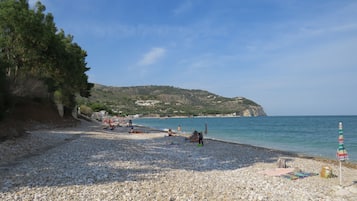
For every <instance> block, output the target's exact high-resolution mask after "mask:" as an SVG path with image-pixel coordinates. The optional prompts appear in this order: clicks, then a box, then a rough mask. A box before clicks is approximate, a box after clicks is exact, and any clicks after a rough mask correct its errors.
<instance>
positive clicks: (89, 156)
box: [0, 121, 357, 201]
mask: <svg viewBox="0 0 357 201" xmlns="http://www.w3.org/2000/svg"><path fill="white" fill-rule="evenodd" d="M128 129H129V128H127V127H123V128H121V129H118V130H117V131H114V132H113V131H110V130H105V129H103V128H102V127H101V125H99V124H94V123H87V122H83V121H82V123H81V125H80V126H78V127H71V128H66V129H63V128H60V129H55V130H37V131H33V132H31V133H30V136H29V138H28V139H27V140H23V141H22V142H24V143H28V142H29V141H33V142H34V145H36V140H38V139H40V140H39V142H41V143H45V144H46V143H59V144H57V145H55V146H53V147H52V148H51V149H47V150H44V152H41V153H34V154H33V155H32V156H31V157H28V158H21V160H20V161H16V163H14V164H11V166H8V167H4V166H1V168H0V181H1V182H0V200H66V201H67V200H70V201H71V200H286V199H291V200H347V201H352V200H355V199H356V198H357V182H356V181H357V170H356V169H354V168H349V167H343V175H344V178H343V181H344V182H343V184H342V185H341V186H340V185H339V177H338V171H337V170H338V166H336V165H334V164H330V163H328V162H325V161H317V160H314V159H310V158H300V157H295V156H291V155H289V154H288V153H286V152H281V151H278V150H271V149H266V148H262V147H255V146H251V145H246V144H238V143H231V142H222V141H218V140H212V139H207V138H206V139H204V146H203V147H199V146H197V143H191V142H189V141H188V140H185V135H178V136H170V137H169V136H167V133H165V132H153V133H142V134H129V133H128V132H127V131H128ZM41 139H42V140H41ZM51 141H52V142H51ZM14 143H16V142H14ZM9 145H11V144H9ZM12 145H13V144H12ZM1 146H3V144H0V148H1ZM30 147H32V148H34V147H33V146H30ZM0 151H2V149H0ZM10 151H11V150H10ZM280 157H282V158H286V163H287V166H288V168H284V170H290V169H291V170H296V171H298V170H299V171H303V172H307V173H313V175H311V176H308V177H306V178H298V179H289V178H285V177H283V176H273V175H269V174H268V172H271V171H276V170H277V160H278V159H279V158H280ZM324 166H331V168H332V169H333V175H334V176H333V177H332V178H328V179H326V178H321V177H320V176H318V175H316V173H319V171H320V170H321V167H324Z"/></svg>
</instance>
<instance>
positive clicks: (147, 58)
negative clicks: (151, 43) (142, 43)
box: [139, 47, 166, 66]
mask: <svg viewBox="0 0 357 201" xmlns="http://www.w3.org/2000/svg"><path fill="white" fill-rule="evenodd" d="M165 53H166V49H165V48H161V47H154V48H152V49H151V50H150V51H149V52H147V53H145V54H144V56H143V58H142V59H141V60H140V61H139V65H142V66H146V65H150V64H153V63H156V62H157V61H158V60H159V59H161V58H162V57H163V56H164V55H165Z"/></svg>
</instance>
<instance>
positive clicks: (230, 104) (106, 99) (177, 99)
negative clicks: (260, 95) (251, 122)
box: [80, 84, 266, 117]
mask: <svg viewBox="0 0 357 201" xmlns="http://www.w3.org/2000/svg"><path fill="white" fill-rule="evenodd" d="M80 102H89V103H90V104H94V103H97V104H103V105H105V106H107V107H108V108H110V109H111V110H112V111H113V112H115V113H120V114H130V115H133V114H140V115H142V116H159V117H162V116H169V117H170V116H266V113H265V112H264V109H263V107H262V106H261V105H259V104H257V103H256V102H254V101H252V100H250V99H247V98H244V97H234V98H227V97H223V96H220V95H217V94H214V93H211V92H209V91H205V90H200V89H183V88H178V87H173V86H164V85H145V86H130V87H128V86H126V87H116V86H106V85H102V84H94V87H93V88H92V90H91V96H90V97H89V98H88V99H86V100H84V99H83V98H82V100H80Z"/></svg>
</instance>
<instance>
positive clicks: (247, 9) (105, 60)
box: [29, 0, 357, 115]
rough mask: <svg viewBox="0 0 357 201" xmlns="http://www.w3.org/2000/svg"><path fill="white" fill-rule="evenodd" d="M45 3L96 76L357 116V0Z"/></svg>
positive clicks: (288, 109) (296, 111)
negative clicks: (79, 47)
mask: <svg viewBox="0 0 357 201" xmlns="http://www.w3.org/2000/svg"><path fill="white" fill-rule="evenodd" d="M29 2H30V3H33V1H32V0H31V1H29ZM41 2H42V3H43V4H44V5H45V6H46V8H47V12H51V13H52V14H53V15H54V17H55V23H56V25H57V27H58V28H61V29H63V30H64V31H65V32H66V33H67V34H71V35H73V36H74V41H75V42H77V43H78V44H79V45H80V46H81V47H82V48H83V49H85V50H86V51H87V53H88V57H87V62H88V66H89V67H90V68H91V70H90V71H89V72H88V73H87V74H88V76H89V81H90V82H94V83H99V84H104V85H109V86H139V85H169V86H175V87H180V88H186V89H202V90H207V91H210V92H213V93H215V94H218V95H221V96H225V97H236V96H243V97H246V98H249V99H252V100H254V101H255V102H257V103H258V104H260V105H262V106H263V107H264V109H265V111H266V112H267V114H268V115H356V114H357V105H356V103H357V93H356V92H357V89H356V88H357V12H356V10H357V1H354V0H344V1H340V0H333V1H330V0H312V1H310V0H305V1H304V0H249V1H245V0H224V1H222V0H71V1H69V0H43V1H41Z"/></svg>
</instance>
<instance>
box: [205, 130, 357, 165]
mask: <svg viewBox="0 0 357 201" xmlns="http://www.w3.org/2000/svg"><path fill="white" fill-rule="evenodd" d="M205 139H206V140H213V141H217V142H222V143H230V144H238V145H241V146H247V147H253V148H256V149H261V150H266V151H273V152H277V153H280V154H284V155H288V156H292V157H298V158H304V159H312V160H316V161H324V162H328V163H332V164H335V165H337V164H339V161H338V160H337V159H336V160H333V159H329V158H325V157H320V156H310V155H307V154H300V153H296V152H291V151H284V150H279V149H272V148H266V147H261V146H255V145H251V144H244V143H240V142H235V141H234V142H232V141H227V140H221V139H217V138H210V137H206V138H204V140H205ZM342 166H345V167H349V168H354V169H357V162H349V161H343V162H342Z"/></svg>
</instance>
